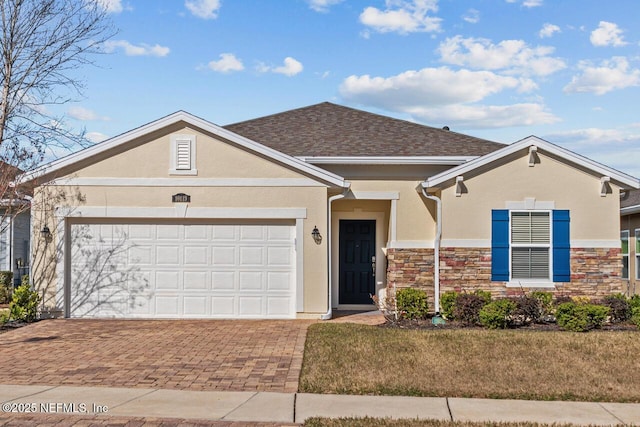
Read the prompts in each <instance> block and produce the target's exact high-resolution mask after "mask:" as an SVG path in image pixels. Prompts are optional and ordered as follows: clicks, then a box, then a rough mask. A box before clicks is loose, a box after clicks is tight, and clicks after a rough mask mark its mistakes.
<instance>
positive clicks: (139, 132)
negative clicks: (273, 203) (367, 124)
mask: <svg viewBox="0 0 640 427" xmlns="http://www.w3.org/2000/svg"><path fill="white" fill-rule="evenodd" d="M180 121H184V122H185V123H187V124H189V125H192V126H195V127H199V128H201V129H203V130H205V131H207V132H209V133H212V134H214V135H216V136H218V137H221V138H224V139H227V140H229V141H231V142H233V143H235V144H238V145H240V146H242V147H244V148H247V149H249V150H251V151H253V152H255V153H259V154H261V155H264V156H265V157H268V158H270V159H273V160H276V161H278V162H281V163H283V164H285V165H287V166H290V167H292V168H294V169H297V170H299V171H301V172H305V173H307V174H309V175H311V176H313V177H315V178H317V179H319V180H321V181H323V182H325V183H328V184H330V185H331V186H336V187H341V188H347V187H348V183H347V182H346V181H345V179H344V178H343V177H341V176H339V175H337V174H334V173H332V172H329V171H326V170H324V169H321V168H318V167H316V166H313V165H311V164H308V163H306V162H304V161H301V160H299V159H296V158H295V157H292V156H289V155H286V154H284V153H281V152H279V151H277V150H274V149H272V148H269V147H267V146H264V145H262V144H260V143H258V142H255V141H253V140H250V139H248V138H245V137H243V136H241V135H238V134H236V133H233V132H231V131H228V130H226V129H224V128H222V127H220V126H218V125H215V124H213V123H211V122H209V121H207V120H204V119H201V118H200V117H196V116H194V115H192V114H189V113H187V112H185V111H178V112H176V113H173V114H170V115H168V116H166V117H163V118H161V119H158V120H155V121H153V122H151V123H148V124H146V125H143V126H140V127H138V128H136V129H133V130H131V131H129V132H126V133H123V134H121V135H118V136H116V137H113V138H111V139H109V140H107V141H104V142H101V143H98V144H96V145H94V146H92V147H89V148H86V149H84V150H82V151H78V152H77V153H74V154H71V155H69V156H66V157H63V158H62V159H58V160H54V161H53V162H50V163H48V164H46V165H43V166H41V167H39V168H37V169H35V170H33V171H31V172H29V173H27V174H25V175H24V176H23V177H22V179H21V182H27V181H31V180H33V179H35V178H38V177H40V176H43V175H45V174H49V173H52V172H55V171H57V170H60V169H62V168H64V167H67V166H70V165H73V164H74V163H77V162H79V161H82V160H85V159H88V158H90V157H92V156H95V155H98V154H100V153H102V152H105V151H107V150H110V149H112V148H115V147H117V146H119V145H121V144H124V143H126V142H128V141H131V140H133V139H136V138H139V137H141V136H144V135H146V134H148V133H151V132H154V131H157V130H160V129H162V128H164V127H166V126H169V125H172V124H174V123H177V122H180Z"/></svg>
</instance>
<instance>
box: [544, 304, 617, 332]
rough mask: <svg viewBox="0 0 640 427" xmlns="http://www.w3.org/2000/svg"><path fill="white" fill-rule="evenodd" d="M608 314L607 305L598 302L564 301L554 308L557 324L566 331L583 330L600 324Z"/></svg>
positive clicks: (597, 326)
mask: <svg viewBox="0 0 640 427" xmlns="http://www.w3.org/2000/svg"><path fill="white" fill-rule="evenodd" d="M608 315H609V307H605V306H602V305H598V304H578V303H575V302H565V303H563V304H560V305H559V306H558V308H557V309H556V320H557V322H558V326H560V327H561V328H562V329H564V330H567V331H574V332H585V331H588V330H591V329H594V328H599V327H601V326H602V324H603V323H604V321H605V320H606V319H607V316H608Z"/></svg>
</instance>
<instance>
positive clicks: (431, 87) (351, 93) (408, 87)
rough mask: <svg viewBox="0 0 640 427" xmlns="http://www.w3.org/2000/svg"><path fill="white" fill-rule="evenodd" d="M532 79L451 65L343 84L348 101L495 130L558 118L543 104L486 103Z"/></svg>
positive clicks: (431, 120)
mask: <svg viewBox="0 0 640 427" xmlns="http://www.w3.org/2000/svg"><path fill="white" fill-rule="evenodd" d="M530 87H531V86H530V81H529V80H527V79H518V78H515V77H511V76H501V75H499V74H496V73H493V72H491V71H470V70H458V71H454V70H451V69H450V68H448V67H439V68H424V69H422V70H419V71H406V72H404V73H401V74H398V75H395V76H391V77H388V78H384V77H371V76H369V75H364V76H350V77H348V78H346V79H345V80H344V81H343V82H342V85H341V86H340V94H341V96H342V97H343V99H345V100H346V101H349V102H353V103H358V104H363V105H368V106H371V107H375V108H380V109H383V110H388V111H394V112H398V113H404V114H409V115H411V116H412V117H413V118H414V119H416V120H419V121H421V122H426V123H430V124H433V123H437V124H438V125H440V124H448V125H455V126H457V127H465V128H476V129H477V128H491V127H504V126H524V125H532V124H543V123H553V122H556V121H558V118H556V117H555V116H554V115H553V114H551V113H549V112H548V111H546V110H545V108H544V105H542V104H541V103H522V104H513V105H504V106H501V105H481V104H479V102H481V101H483V100H484V99H485V98H487V97H489V96H491V95H495V94H498V93H501V92H504V91H508V90H516V91H522V90H527V89H529V88H530Z"/></svg>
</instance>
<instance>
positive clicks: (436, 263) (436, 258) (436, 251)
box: [422, 187, 442, 316]
mask: <svg viewBox="0 0 640 427" xmlns="http://www.w3.org/2000/svg"><path fill="white" fill-rule="evenodd" d="M422 195H423V196H424V197H426V198H427V199H429V200H433V201H434V202H436V240H435V241H434V245H433V246H434V248H433V284H434V293H435V295H434V307H435V310H436V316H439V315H440V241H441V240H442V200H440V198H439V197H438V196H430V195H429V194H427V191H426V189H425V188H424V187H422Z"/></svg>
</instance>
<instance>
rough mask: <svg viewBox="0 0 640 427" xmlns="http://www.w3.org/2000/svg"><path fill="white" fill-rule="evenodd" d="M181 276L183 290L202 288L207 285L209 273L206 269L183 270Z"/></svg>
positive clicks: (205, 287) (206, 287)
mask: <svg viewBox="0 0 640 427" xmlns="http://www.w3.org/2000/svg"><path fill="white" fill-rule="evenodd" d="M182 277H183V281H182V283H183V285H182V289H184V290H185V291H190V290H203V289H208V287H209V286H208V285H209V273H208V272H206V271H185V272H184V274H183V276H182Z"/></svg>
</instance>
